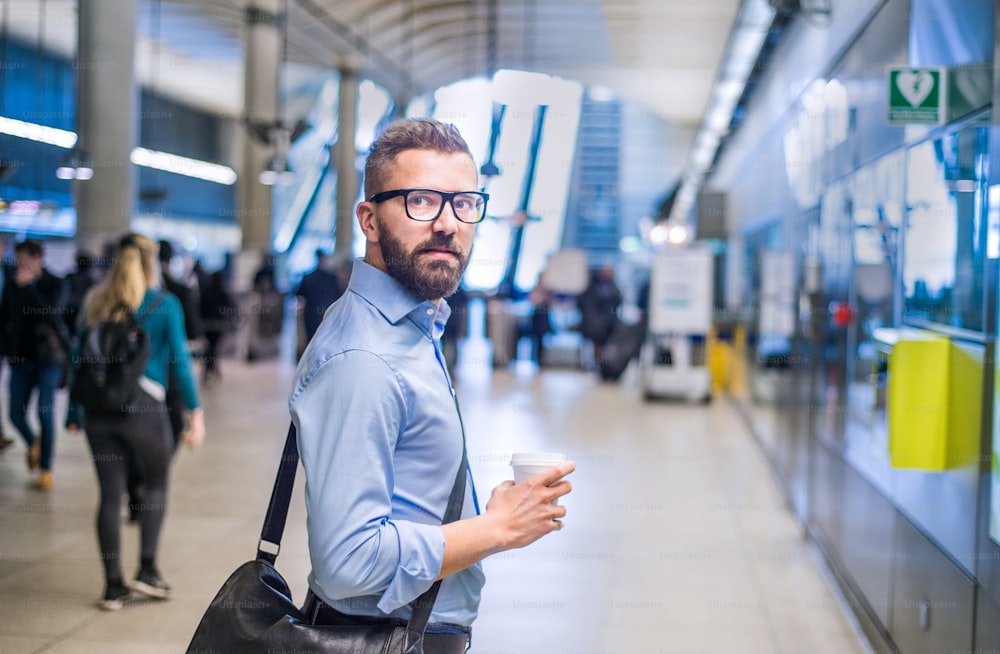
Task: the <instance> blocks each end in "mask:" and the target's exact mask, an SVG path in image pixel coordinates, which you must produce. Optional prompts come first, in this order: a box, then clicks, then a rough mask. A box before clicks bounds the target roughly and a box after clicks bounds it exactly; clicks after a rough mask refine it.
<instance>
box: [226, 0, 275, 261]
mask: <svg viewBox="0 0 1000 654" xmlns="http://www.w3.org/2000/svg"><path fill="white" fill-rule="evenodd" d="M282 8H283V2H282V1H281V0H254V1H253V2H252V3H251V4H250V6H249V7H248V8H247V10H246V11H245V12H244V22H245V23H246V44H245V45H246V57H245V61H244V69H243V83H244V89H243V111H244V118H245V119H246V121H247V122H248V123H250V124H253V125H256V126H258V127H263V128H265V130H266V129H269V128H272V127H273V126H275V125H276V124H277V121H278V111H279V103H280V93H281V89H280V86H279V84H280V77H281V62H282V47H283V46H282V31H283V22H284V20H285V16H284V14H283V13H282V11H281V10H282ZM250 124H248V125H247V126H246V129H245V130H244V131H243V165H242V168H243V171H242V174H241V175H240V179H239V181H238V182H237V184H238V198H239V200H238V201H239V206H238V215H239V216H240V226H241V227H242V229H243V249H244V250H255V251H257V252H260V251H262V250H270V248H271V187H270V186H267V185H266V184H261V183H260V180H259V178H258V176H259V175H260V172H261V171H262V170H264V169H265V168H266V167H267V162H268V160H270V158H271V157H272V156H273V155H274V148H273V146H272V145H270V144H268V143H265V142H264V141H262V140H261V139H260V138H258V137H256V136H253V134H254V132H255V130H254V128H253V127H251V126H250Z"/></svg>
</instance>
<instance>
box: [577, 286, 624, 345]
mask: <svg viewBox="0 0 1000 654" xmlns="http://www.w3.org/2000/svg"><path fill="white" fill-rule="evenodd" d="M621 303H622V293H621V290H619V288H618V286H617V285H616V284H615V272H614V269H613V268H611V267H604V268H601V269H599V270H595V271H593V272H592V273H591V275H590V283H589V284H588V286H587V288H586V290H584V291H583V293H582V294H581V295H580V296H579V297H578V298H577V306H578V307H579V309H580V333H582V334H583V337H584V338H586V339H587V340H589V341H591V342H593V344H594V348H595V350H600V348H601V347H603V346H604V344H605V343H607V341H608V337H609V336H611V332H612V331H614V328H615V322H616V320H617V318H618V307H619V306H621Z"/></svg>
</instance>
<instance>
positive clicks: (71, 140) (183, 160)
mask: <svg viewBox="0 0 1000 654" xmlns="http://www.w3.org/2000/svg"><path fill="white" fill-rule="evenodd" d="M0 134H8V135H10V136H16V137H18V138H22V139H28V140H29V141H37V142H38V143H46V144H48V145H55V146H58V147H60V148H66V149H67V150H68V149H70V148H72V147H73V146H75V145H76V140H77V135H76V133H75V132H71V131H69V130H65V129H58V128H56V127H49V126H47V125H39V124H38V123H28V122H25V121H23V120H16V119H14V118H7V117H5V116H0ZM129 159H131V161H132V163H134V164H135V165H137V166H145V167H147V168H156V169H157V170H163V171H166V172H168V173H177V174H178V175H186V176H187V177H194V178H195V179H203V180H206V181H209V182H215V183H216V184H225V185H226V186H229V185H232V184H235V183H236V171H235V170H233V169H232V168H230V167H229V166H223V165H221V164H215V163H211V162H208V161H201V160H199V159H191V158H188V157H182V156H180V155H176V154H169V153H167V152H159V151H157V150H147V149H146V148H134V149H133V150H132V155H131V156H130V157H129ZM62 168H63V167H61V168H60V169H58V170H57V171H56V175H57V176H59V177H60V179H72V178H73V177H75V178H76V179H90V178H92V177H93V175H94V171H93V169H92V168H90V169H87V168H83V169H78V170H76V171H75V174H74V175H73V176H69V170H62Z"/></svg>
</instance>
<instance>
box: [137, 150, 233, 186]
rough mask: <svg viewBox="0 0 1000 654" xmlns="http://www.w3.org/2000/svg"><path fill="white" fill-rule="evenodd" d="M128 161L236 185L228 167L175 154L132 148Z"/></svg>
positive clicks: (218, 182) (231, 170)
mask: <svg viewBox="0 0 1000 654" xmlns="http://www.w3.org/2000/svg"><path fill="white" fill-rule="evenodd" d="M130 159H131V160H132V163H134V164H135V165H137V166H146V167H147V168H155V169H157V170H163V171H166V172H168V173H176V174H178V175H186V176H187V177H194V178H196V179H204V180H206V181H209V182H215V183H216V184H225V185H227V186H229V185H231V184H235V183H236V171H235V170H233V169H232V168H230V167H229V166H223V165H220V164H214V163H209V162H207V161H200V160H198V159H189V158H188V157H182V156H180V155H177V154H169V153H167V152H160V151H158V150H147V149H146V148H134V149H133V150H132V156H131V157H130Z"/></svg>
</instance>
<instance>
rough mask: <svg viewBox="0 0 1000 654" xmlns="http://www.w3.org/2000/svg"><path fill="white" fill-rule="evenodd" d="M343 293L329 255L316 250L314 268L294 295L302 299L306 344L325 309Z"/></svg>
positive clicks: (304, 277)
mask: <svg viewBox="0 0 1000 654" xmlns="http://www.w3.org/2000/svg"><path fill="white" fill-rule="evenodd" d="M343 293H344V287H343V286H342V285H341V283H340V279H339V278H338V277H337V273H336V270H335V268H334V265H333V262H332V259H331V257H330V255H329V254H327V253H326V252H324V251H323V250H321V249H317V250H316V268H315V269H314V270H313V271H312V272H309V273H306V274H305V275H304V276H303V277H302V281H301V282H299V287H298V289H296V291H295V294H296V295H297V296H299V297H300V298H302V304H303V308H302V322H303V324H304V326H305V328H306V342H308V341H309V340H311V339H312V337H313V334H315V333H316V329H317V328H319V324H320V323H321V322H322V321H323V314H324V313H326V310H327V308H328V307H329V306H330V305H331V304H333V303H334V302H335V301H336V299H337V298H339V297H340V296H341V295H343Z"/></svg>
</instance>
